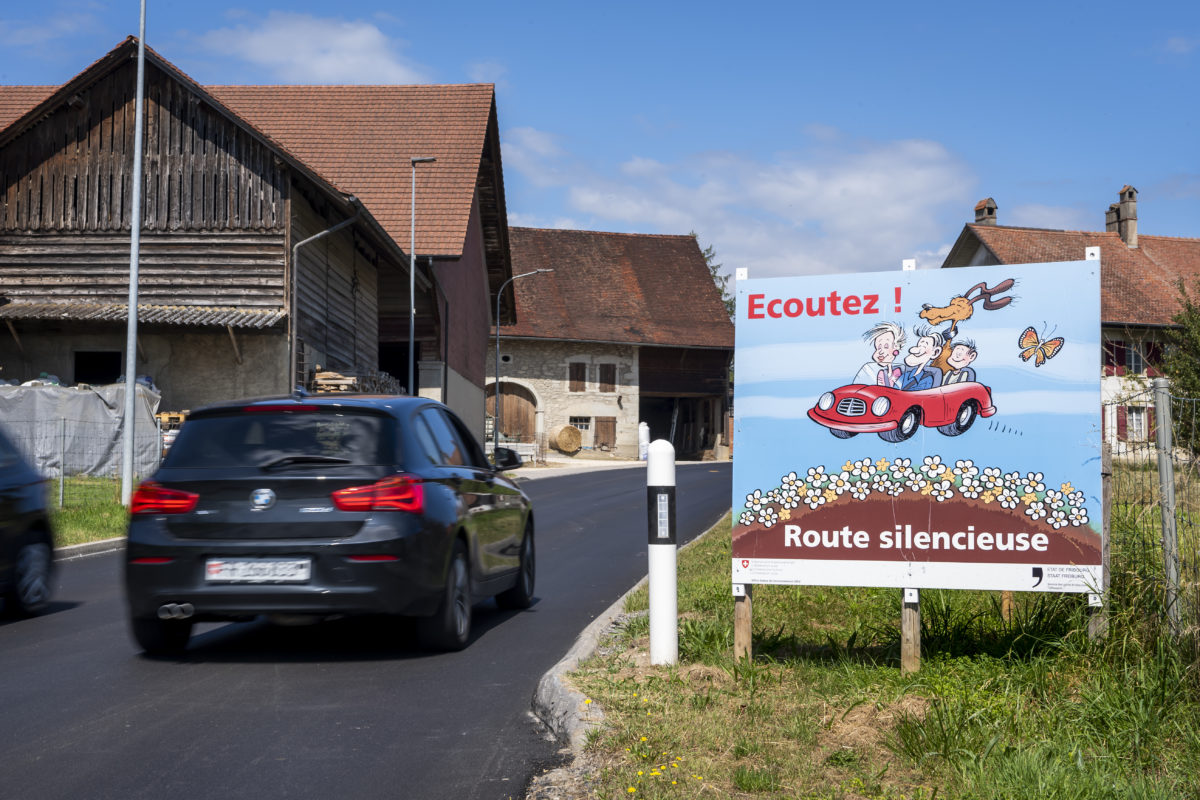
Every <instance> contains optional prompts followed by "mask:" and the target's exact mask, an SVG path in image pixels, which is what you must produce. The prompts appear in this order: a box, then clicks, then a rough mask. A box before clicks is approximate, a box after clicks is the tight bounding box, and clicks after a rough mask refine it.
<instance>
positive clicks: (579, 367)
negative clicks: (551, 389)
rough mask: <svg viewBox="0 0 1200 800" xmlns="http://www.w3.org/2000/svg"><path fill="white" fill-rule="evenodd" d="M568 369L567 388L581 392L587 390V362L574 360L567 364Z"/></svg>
mask: <svg viewBox="0 0 1200 800" xmlns="http://www.w3.org/2000/svg"><path fill="white" fill-rule="evenodd" d="M569 369H570V385H569V386H568V390H569V391H572V392H583V391H586V390H587V364H584V363H583V362H582V361H574V362H572V363H571V364H570V365H569Z"/></svg>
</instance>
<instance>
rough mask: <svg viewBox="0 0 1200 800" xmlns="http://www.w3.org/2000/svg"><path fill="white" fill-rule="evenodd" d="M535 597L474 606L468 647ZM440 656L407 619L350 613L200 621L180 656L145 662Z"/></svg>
mask: <svg viewBox="0 0 1200 800" xmlns="http://www.w3.org/2000/svg"><path fill="white" fill-rule="evenodd" d="M537 603H538V599H537V598H535V599H534V605H533V607H532V608H530V609H527V610H525V611H502V610H500V609H498V608H496V606H495V605H494V604H493V603H492V602H491V601H485V602H482V603H480V604H479V605H476V606H475V607H474V609H473V614H472V621H471V642H470V644H468V645H467V648H468V649H469V648H471V647H472V646H474V645H475V643H476V642H477V641H479V640H480V639H482V638H483V637H485V636H487V634H488V632H489V631H491V630H492V629H494V628H497V627H499V626H500V625H503V624H504V623H505V622H506V621H507V620H509V619H511V618H513V617H515V616H517V615H519V614H531V613H536V611H537ZM439 655H444V654H441V653H437V652H432V651H429V650H425V649H423V648H422V647H421V646H420V645H419V644H418V642H417V636H416V624H415V621H414V620H412V619H405V618H395V617H386V616H379V617H350V618H345V619H334V620H328V621H319V622H304V623H300V624H276V623H272V622H269V621H268V620H266V619H265V618H259V619H256V620H254V621H251V622H233V623H217V624H216V625H215V627H214V626H213V625H212V624H205V623H201V624H200V625H198V626H197V629H196V632H195V633H193V634H192V639H191V641H190V642H189V643H188V648H187V650H186V651H185V652H184V653H183V654H182V655H181V656H174V657H170V658H164V659H159V658H152V657H149V656H145V655H144V654H143V656H142V657H143V658H144V659H146V660H154V661H173V662H180V663H206V662H209V663H246V664H259V663H311V662H351V661H386V660H405V659H415V658H430V657H436V656H439Z"/></svg>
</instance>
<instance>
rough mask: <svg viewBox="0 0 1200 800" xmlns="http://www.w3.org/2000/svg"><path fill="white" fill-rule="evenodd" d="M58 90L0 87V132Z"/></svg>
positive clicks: (54, 88)
mask: <svg viewBox="0 0 1200 800" xmlns="http://www.w3.org/2000/svg"><path fill="white" fill-rule="evenodd" d="M57 90H58V87H57V86H0V131H2V130H4V129H5V128H7V127H8V126H9V125H12V124H13V123H14V122H16V121H17V120H18V119H20V118H21V117H22V115H24V114H25V112H26V111H28V110H29V109H31V108H33V107H34V106H36V105H37V104H38V103H40V102H42V101H43V100H45V99H46V98H47V97H49V96H50V95H52V94H54V92H55V91H57Z"/></svg>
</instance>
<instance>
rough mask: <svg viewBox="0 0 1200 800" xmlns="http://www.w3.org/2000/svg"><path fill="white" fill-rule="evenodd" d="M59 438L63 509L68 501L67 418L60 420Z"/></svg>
mask: <svg viewBox="0 0 1200 800" xmlns="http://www.w3.org/2000/svg"><path fill="white" fill-rule="evenodd" d="M60 422H61V423H62V424H61V425H59V426H58V427H59V431H58V433H59V436H58V507H59V508H63V507H64V504H65V500H66V496H65V495H66V491H65V490H64V489H63V487H64V486H66V485H67V418H66V417H63V418H62V420H60Z"/></svg>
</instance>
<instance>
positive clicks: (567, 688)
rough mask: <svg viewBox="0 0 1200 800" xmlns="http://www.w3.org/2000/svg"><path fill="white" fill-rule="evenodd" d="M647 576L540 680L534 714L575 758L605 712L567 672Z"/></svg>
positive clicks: (591, 651) (592, 648)
mask: <svg viewBox="0 0 1200 800" xmlns="http://www.w3.org/2000/svg"><path fill="white" fill-rule="evenodd" d="M728 513H729V512H725V513H724V514H722V515H721V517H720V518H719V519H718V520H717V521H716V522H714V523H713V524H712V525H710V526H709V527H708V528H707V529H706V530H705V531H704V532H703V533H701V534H700V535H699V536H697V537H695V538H694V539H692V540H691V541H690V542H688V543H687V544H685V545H684V546H683V547H682V548H680V549H681V550H684V549H687V548H689V547H691V546H692V545H693V544H695V543H696V542H698V541H700V540H701V539H703V538H704V537H705V536H708V535H709V534H710V533H712V532H713V531H714V530H715V529H716V527H717V526H718V525H720V524H721V520H723V519H724V518H725V515H726V514H728ZM648 579H649V578H648V576H647V577H643V578H642V579H641V580H640V581H638V582H637V583H636V584H634V585H633V586H632V587H631V588H630V589H629V591H627V592H625V594H623V595H621V596H620V597H619V598H617V601H616V602H615V603H613V604H612V605H611V606H609V607H608V608H607V609H605V611H604V612H602V613H601V614H600V615H599V616H598V617H596V618H595V619H594V620H592V621H591V623H590V624H589V625H588V626H587V627H586V628H584V629H583V632H582V633H580V634H579V637H578V638H577V639H576V640H575V644H573V645H572V646H571V649H570V650H568V651H567V654H566V655H565V656H563V657H562V658H561V659H560V660H559V661H558V663H557V664H555V665H554V666H553V667H551V668H550V670H549V671H548V672H547V673H546V674H545V675H543V676H542V678H541V680H539V681H538V686H537V691H535V692H534V695H533V713H534V715H535V716H537V718H538V719H540V720H541V721H542V723H543V724H545V725H546V727H547V728H549V729H550V731H551V732H552V733H553V734H554V735H555V736H556V737H557V738H558V740H559V741H561V742H565V743H566V744H567V745H568V746H569V747H570V749H571V755H572V757H578V756H579V755H580V754H581V753H583V748H584V745H586V744H587V736H588V733H589V732H590V731H592V730H595V729H598V728H599V727H600V726H601V725H602V724H603V723H604V712H603V711H602V710H601V709H600V708H599V707H598V705H597V704H595V703H589V702H588V701H587V700H588V699H587V698H586V697H584V695H583V693H582V692H580V691H579V690H578V689H576V688H574V687H573V686H571V685H570V684H568V683H567V681H566V675H567V673H569V672H574V671H575V669H576V668H578V666H579V665H580V663H582V662H583V661H584V660H586V659H588V658H590V657H591V656H592V654H594V653H595V652H596V649H597V648H598V647H599V646H600V639H601V637H602V636H603V635H604V633H605V632H606V631H607V630H608V629H609V628H610V627H611V626H612V625H613V623H614V622H616V620H617V618H618V617H620V616H621V615H622V614H624V612H625V601H626V599H627V598H628V597H629V595H631V594H633V593H634V592H636V591H637V590H638V589H641V588H642V587H643V586H644V585H645V584H646V582H647V580H648Z"/></svg>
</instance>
